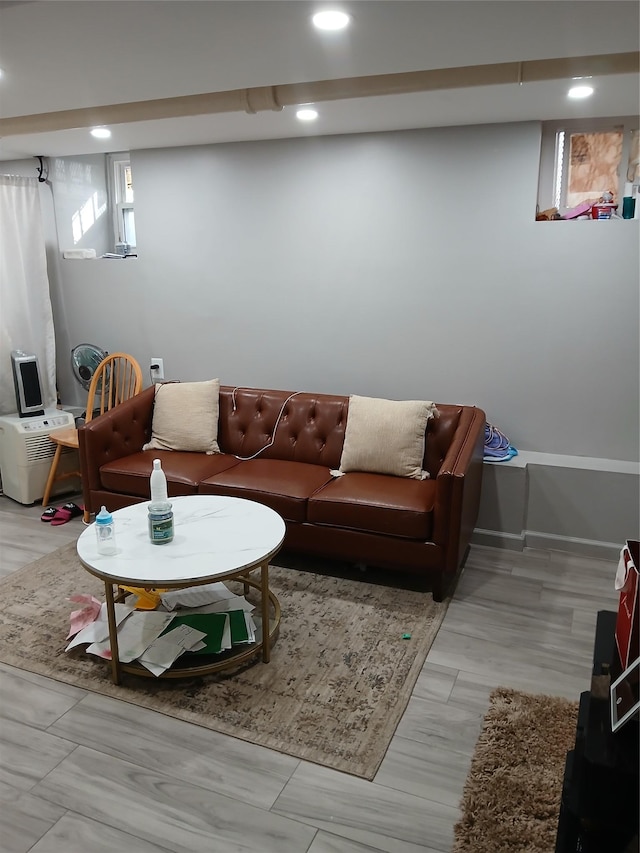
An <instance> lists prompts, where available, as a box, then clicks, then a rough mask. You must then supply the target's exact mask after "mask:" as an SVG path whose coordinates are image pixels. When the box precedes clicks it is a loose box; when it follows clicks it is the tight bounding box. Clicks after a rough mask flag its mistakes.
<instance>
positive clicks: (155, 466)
mask: <svg viewBox="0 0 640 853" xmlns="http://www.w3.org/2000/svg"><path fill="white" fill-rule="evenodd" d="M161 467H162V466H161V464H160V460H159V459H154V460H153V470H154V471H159V470H161Z"/></svg>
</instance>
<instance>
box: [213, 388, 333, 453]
mask: <svg viewBox="0 0 640 853" xmlns="http://www.w3.org/2000/svg"><path fill="white" fill-rule="evenodd" d="M348 407H349V398H348V397H342V396H337V395H331V394H308V393H305V392H293V391H272V390H266V389H261V388H237V389H234V388H232V387H230V386H225V385H223V386H222V387H221V389H220V421H219V430H218V443H219V445H220V450H221V451H222V452H223V453H233V454H234V455H236V456H240V457H242V458H247V457H252V456H254V455H256V454H258V455H259V458H261V459H284V460H291V461H295V462H307V463H309V464H312V465H323V466H325V467H327V468H337V467H338V465H339V464H340V456H341V454H342V445H343V442H344V430H345V424H346V419H347V410H348ZM274 430H275V434H274Z"/></svg>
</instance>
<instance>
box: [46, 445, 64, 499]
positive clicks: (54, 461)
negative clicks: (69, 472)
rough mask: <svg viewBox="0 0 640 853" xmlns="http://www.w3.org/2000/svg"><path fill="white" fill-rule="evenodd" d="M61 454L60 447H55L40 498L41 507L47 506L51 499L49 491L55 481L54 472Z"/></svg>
mask: <svg viewBox="0 0 640 853" xmlns="http://www.w3.org/2000/svg"><path fill="white" fill-rule="evenodd" d="M61 454H62V445H61V444H58V445H56V452H55V453H54V454H53V459H52V460H51V468H49V476H48V477H47V485H46V486H45V487H44V495H43V496H42V506H47V505H48V503H49V498H50V497H51V490H52V489H53V484H54V483H55V481H56V471H57V470H58V462H59V461H60V456H61Z"/></svg>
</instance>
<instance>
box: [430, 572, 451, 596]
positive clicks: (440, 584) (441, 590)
mask: <svg viewBox="0 0 640 853" xmlns="http://www.w3.org/2000/svg"><path fill="white" fill-rule="evenodd" d="M447 586H448V585H447V584H445V582H444V577H443V576H442V575H438V576H437V577H436V578H434V581H433V585H432V589H431V594H432V595H433V600H434V601H437V602H441V601H444V600H445V598H446V593H447Z"/></svg>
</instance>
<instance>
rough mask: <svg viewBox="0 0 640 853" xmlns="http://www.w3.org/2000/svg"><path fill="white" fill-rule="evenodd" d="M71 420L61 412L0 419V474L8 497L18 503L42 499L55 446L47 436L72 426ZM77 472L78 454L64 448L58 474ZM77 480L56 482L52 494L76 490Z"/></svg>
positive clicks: (15, 415)
mask: <svg viewBox="0 0 640 853" xmlns="http://www.w3.org/2000/svg"><path fill="white" fill-rule="evenodd" d="M74 424H75V421H74V417H73V415H72V414H71V413H70V412H64V411H62V410H61V409H45V411H44V414H43V415H39V416H37V417H26V418H25V417H20V416H19V415H18V414H17V413H16V414H14V415H1V416H0V475H1V476H2V488H3V490H4V493H5V495H6V496H7V497H9V498H12V499H13V500H14V501H18V503H21V504H33V503H35V502H36V501H38V500H41V499H42V497H43V495H44V487H45V485H46V482H47V477H48V476H49V469H50V468H51V460H52V459H53V454H54V453H55V451H56V445H55V444H54V443H53V442H52V441H50V440H49V433H51V432H53V431H54V430H56V429H61V428H62V427H72V426H74ZM77 470H78V454H77V451H76V450H73V449H72V448H63V451H62V456H61V458H60V464H59V465H58V472H59V473H63V472H65V473H66V472H70V471H77ZM79 490H80V479H79V478H78V479H77V480H76V479H75V478H73V477H71V478H69V479H68V480H63V481H62V482H61V483H56V485H55V486H54V490H53V492H52V494H59V493H60V492H69V491H79Z"/></svg>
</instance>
